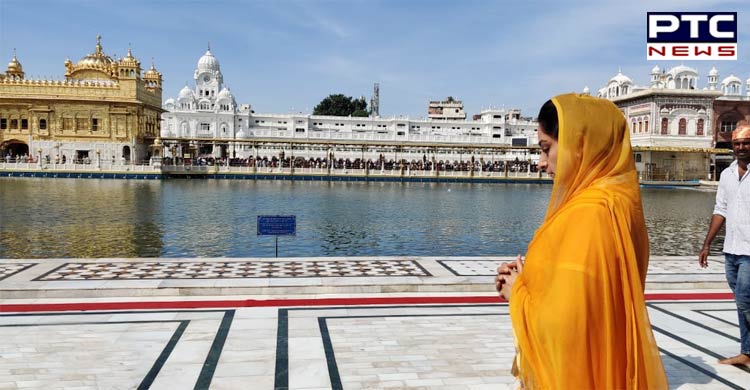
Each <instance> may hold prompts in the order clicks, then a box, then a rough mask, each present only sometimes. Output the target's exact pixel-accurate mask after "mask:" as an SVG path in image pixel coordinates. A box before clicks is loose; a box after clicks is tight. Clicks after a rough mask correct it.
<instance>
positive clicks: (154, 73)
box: [143, 62, 161, 79]
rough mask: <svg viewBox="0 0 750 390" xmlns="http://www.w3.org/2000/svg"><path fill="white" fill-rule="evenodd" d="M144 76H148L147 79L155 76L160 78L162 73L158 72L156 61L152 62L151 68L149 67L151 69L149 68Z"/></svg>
mask: <svg viewBox="0 0 750 390" xmlns="http://www.w3.org/2000/svg"><path fill="white" fill-rule="evenodd" d="M143 76H144V77H145V78H147V79H148V78H154V79H158V78H159V76H161V74H159V72H158V71H157V70H156V68H155V67H154V63H153V62H152V63H151V68H149V70H147V71H146V73H144V74H143Z"/></svg>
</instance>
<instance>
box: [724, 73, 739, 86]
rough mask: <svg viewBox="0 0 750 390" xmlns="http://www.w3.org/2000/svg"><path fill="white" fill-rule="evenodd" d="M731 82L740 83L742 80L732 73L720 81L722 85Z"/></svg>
mask: <svg viewBox="0 0 750 390" xmlns="http://www.w3.org/2000/svg"><path fill="white" fill-rule="evenodd" d="M732 83H740V84H742V80H740V78H739V77H737V76H735V75H733V74H732V75H729V77H727V78H725V79H724V80H723V81H722V82H721V84H722V85H729V84H732Z"/></svg>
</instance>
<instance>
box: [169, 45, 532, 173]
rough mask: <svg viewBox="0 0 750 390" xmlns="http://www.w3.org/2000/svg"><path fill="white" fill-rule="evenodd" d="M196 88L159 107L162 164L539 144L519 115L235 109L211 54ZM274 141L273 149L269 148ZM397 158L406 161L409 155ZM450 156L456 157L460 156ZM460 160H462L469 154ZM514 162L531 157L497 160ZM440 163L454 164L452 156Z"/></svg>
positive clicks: (507, 156) (200, 63) (528, 121)
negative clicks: (363, 145)
mask: <svg viewBox="0 0 750 390" xmlns="http://www.w3.org/2000/svg"><path fill="white" fill-rule="evenodd" d="M194 80H195V86H194V87H193V88H190V87H189V86H187V85H186V86H185V87H184V88H183V89H182V90H181V91H180V93H179V95H178V97H177V99H172V98H170V99H167V100H166V101H165V103H164V109H166V110H167V112H165V113H164V114H163V115H162V127H161V129H162V132H161V137H162V138H163V139H165V141H166V143H170V142H172V143H176V145H175V147H172V148H170V147H169V146H168V147H167V149H166V150H165V156H167V157H169V156H171V155H172V153H174V154H175V155H176V156H179V157H183V156H186V155H191V156H192V157H196V156H206V155H211V156H213V157H215V158H234V157H236V158H246V157H251V156H256V155H263V154H266V155H278V154H279V152H281V151H282V150H284V146H283V144H284V143H289V142H292V141H304V140H313V141H326V140H331V141H335V142H337V143H345V142H346V141H357V142H360V141H371V142H379V141H384V143H397V144H398V145H401V146H410V145H414V146H415V147H417V146H420V145H425V144H441V145H445V144H448V147H450V145H455V146H457V147H465V146H470V145H476V144H480V145H497V146H509V145H514V146H531V145H535V144H536V143H537V138H536V127H537V124H536V122H535V121H534V120H532V119H531V118H524V117H521V114H520V111H519V110H505V109H492V108H491V109H486V110H483V111H482V112H481V113H480V114H479V115H476V116H475V117H474V120H464V119H441V120H434V119H416V120H415V119H410V118H408V117H391V118H381V117H335V116H319V115H308V114H262V113H261V114H258V113H255V112H254V111H253V110H252V109H251V106H250V105H249V104H240V105H238V104H237V103H236V101H235V99H234V96H233V95H232V93H231V92H230V91H229V89H228V88H226V86H225V85H224V79H223V75H222V73H221V69H220V66H219V61H218V60H217V59H216V57H214V55H213V53H211V50H210V49H209V50H207V51H206V53H205V54H204V55H203V56H202V57H201V58H200V59H199V60H198V64H197V67H196V70H195V73H194ZM276 140H278V141H279V144H278V145H272V144H269V142H270V141H276ZM251 141H258V142H263V143H264V146H262V147H258V146H252V145H251V144H250V142H251ZM339 149H340V150H339V152H341V153H337V154H336V156H339V157H343V158H365V159H368V158H372V159H375V158H378V156H379V154H380V153H381V152H380V151H378V150H377V148H371V150H369V151H367V152H366V153H364V154H363V153H361V152H360V149H359V148H347V147H342V148H339ZM349 149H351V150H349ZM294 153H295V155H301V156H305V157H313V158H317V157H325V156H326V153H327V149H326V148H324V147H320V146H307V147H305V146H304V145H299V144H298V145H297V146H295V152H294ZM342 153H343V154H342ZM402 153H406V154H409V151H408V148H406V149H405V151H404V152H402ZM423 153H424V150H415V151H414V154H415V156H417V155H418V156H419V158H422V156H423ZM455 154H456V156H455V157H458V156H459V155H460V154H461V153H460V152H456V153H455ZM287 155H288V154H287ZM349 155H351V156H349ZM463 156H464V157H466V156H467V154H466V152H464V153H463ZM478 156H479V155H478ZM437 157H438V158H440V157H439V156H437ZM516 157H519V158H523V159H528V158H530V157H531V156H529V155H527V154H526V153H524V152H523V151H521V152H513V151H508V152H507V153H504V154H503V157H502V158H504V159H515V158H516ZM405 158H406V157H405ZM445 158H446V159H447V158H452V153H451V156H445ZM534 160H535V158H534Z"/></svg>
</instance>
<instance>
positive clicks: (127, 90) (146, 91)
mask: <svg viewBox="0 0 750 390" xmlns="http://www.w3.org/2000/svg"><path fill="white" fill-rule="evenodd" d="M161 88H162V76H161V74H160V73H159V72H158V71H157V70H156V69H155V68H154V66H153V64H152V65H151V68H150V69H149V70H148V71H146V72H144V73H142V72H141V64H140V61H139V60H138V59H137V58H135V57H133V55H132V53H131V50H130V49H128V54H127V56H125V57H123V58H121V59H119V60H114V59H112V58H111V57H110V56H108V55H107V54H105V52H104V50H103V48H102V45H101V37H97V42H96V47H95V50H94V52H93V53H91V54H89V55H87V56H85V57H83V58H81V60H80V61H78V62H76V63H73V62H72V61H71V60H70V59H67V60H66V61H65V79H64V80H44V79H28V78H26V77H25V72H24V71H23V67H22V65H21V63H20V61H19V60H18V58H17V57H16V55H15V54H14V55H13V59H12V60H11V61H10V63H9V64H8V67H7V70H6V72H5V73H4V74H2V73H0V154H2V157H3V158H16V157H21V156H24V155H26V157H31V158H33V159H34V160H36V159H44V160H47V161H49V162H52V160H56V161H58V162H60V163H62V162H63V160H64V161H65V162H73V161H83V160H86V161H94V160H97V159H102V160H106V161H110V160H111V161H117V162H123V161H124V162H126V163H133V162H140V161H145V160H148V158H149V157H150V154H151V152H152V148H151V146H152V145H153V143H154V141H155V139H156V138H158V136H159V132H160V126H161V121H160V115H161V113H162V112H163V111H164V110H163V109H162V108H161Z"/></svg>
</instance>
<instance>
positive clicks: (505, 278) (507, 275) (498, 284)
mask: <svg viewBox="0 0 750 390" xmlns="http://www.w3.org/2000/svg"><path fill="white" fill-rule="evenodd" d="M522 269H523V258H522V257H521V255H518V257H516V261H514V262H512V263H502V264H500V266H499V267H497V275H495V290H497V292H498V293H499V294H500V296H501V297H503V298H505V300H507V301H510V292H511V290H512V289H513V283H515V281H516V277H518V274H519V273H520V272H521V270H522Z"/></svg>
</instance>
